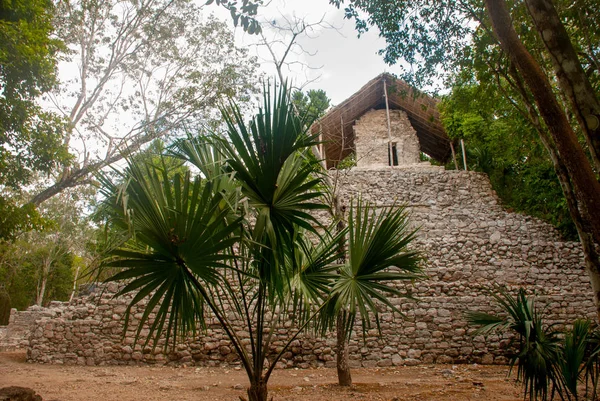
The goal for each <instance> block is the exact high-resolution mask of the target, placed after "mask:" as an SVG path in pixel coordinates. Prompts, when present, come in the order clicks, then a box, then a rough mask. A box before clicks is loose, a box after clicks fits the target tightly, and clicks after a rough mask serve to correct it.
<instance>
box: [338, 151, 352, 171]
mask: <svg viewBox="0 0 600 401" xmlns="http://www.w3.org/2000/svg"><path fill="white" fill-rule="evenodd" d="M352 167H356V156H355V155H354V153H350V154H349V155H348V156H346V157H344V159H343V160H342V161H340V162H339V163H338V164H337V166H336V168H337V169H338V170H345V169H349V168H352Z"/></svg>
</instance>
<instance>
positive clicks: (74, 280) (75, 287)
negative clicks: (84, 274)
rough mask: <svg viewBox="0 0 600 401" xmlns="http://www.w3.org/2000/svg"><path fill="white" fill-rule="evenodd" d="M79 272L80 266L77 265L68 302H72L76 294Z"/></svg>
mask: <svg viewBox="0 0 600 401" xmlns="http://www.w3.org/2000/svg"><path fill="white" fill-rule="evenodd" d="M79 270H81V266H80V265H77V270H75V277H73V288H72V289H71V296H70V297H69V302H71V301H72V300H73V298H74V297H75V293H76V292H77V280H78V279H79Z"/></svg>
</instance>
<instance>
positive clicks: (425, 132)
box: [311, 73, 451, 167]
mask: <svg viewBox="0 0 600 401" xmlns="http://www.w3.org/2000/svg"><path fill="white" fill-rule="evenodd" d="M384 82H385V84H386V86H387V93H388V103H389V107H390V109H399V110H404V111H405V112H406V114H407V115H408V119H409V120H410V122H411V124H412V126H413V128H414V129H415V130H416V131H417V136H418V137H419V142H420V145H421V151H422V152H423V153H426V154H428V155H429V156H431V157H433V158H434V159H435V160H437V161H440V162H446V161H448V159H449V157H450V154H451V150H450V139H449V138H448V135H447V134H446V131H445V130H444V127H443V126H442V124H441V122H440V120H439V113H438V111H437V107H436V104H437V100H435V99H433V98H432V97H430V96H427V95H425V94H422V93H418V94H417V92H416V91H413V88H412V87H411V86H409V85H408V84H407V83H406V82H404V81H402V80H400V79H397V78H395V77H394V76H393V75H391V74H388V73H383V74H381V75H379V76H377V77H375V78H373V79H372V80H371V81H369V82H368V83H367V84H366V85H365V86H363V87H362V88H361V89H360V90H359V91H358V92H356V93H355V94H354V95H352V96H351V97H350V98H348V99H346V100H345V101H344V102H342V103H340V104H339V105H338V106H336V107H334V108H333V109H331V110H330V111H329V112H328V113H327V114H325V115H324V116H323V117H321V118H320V119H319V120H318V121H317V122H315V123H314V124H313V126H312V128H311V131H312V132H313V133H316V132H318V131H319V130H321V135H322V140H323V141H324V145H323V147H324V153H325V154H324V156H325V158H326V160H327V167H333V166H335V165H337V163H338V162H339V161H340V160H343V159H344V158H345V157H346V156H348V155H349V154H351V153H353V152H354V150H355V147H354V130H353V125H354V123H355V121H356V120H357V119H359V118H360V117H361V116H362V115H363V114H365V113H366V112H367V111H369V110H371V109H385V94H384Z"/></svg>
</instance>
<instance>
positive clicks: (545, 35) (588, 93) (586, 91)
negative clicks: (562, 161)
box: [525, 0, 600, 171]
mask: <svg viewBox="0 0 600 401" xmlns="http://www.w3.org/2000/svg"><path fill="white" fill-rule="evenodd" d="M525 4H526V5H527V10H528V11H529V15H530V16H531V18H532V19H533V22H534V24H535V27H536V29H537V31H538V33H539V36H540V39H541V40H542V42H544V45H545V46H546V49H547V50H548V53H550V56H551V58H552V64H553V66H554V71H555V72H556V77H557V78H558V84H559V86H560V89H561V91H562V92H563V93H564V94H565V95H566V97H567V98H568V99H569V102H570V103H571V110H572V111H573V113H574V114H575V116H576V117H577V121H578V122H579V125H580V126H581V129H582V131H583V133H584V136H585V138H586V141H587V144H588V148H589V150H590V155H591V157H592V162H593V164H594V166H595V167H596V170H598V171H600V120H599V118H600V102H598V98H597V97H596V92H595V91H594V89H593V88H592V85H591V83H590V81H589V79H588V77H587V75H586V74H585V71H584V70H583V67H582V66H581V63H580V61H579V57H578V56H577V52H576V51H575V48H574V47H573V44H572V43H571V40H570V38H569V34H568V33H567V30H566V29H565V27H564V26H563V24H562V23H561V21H560V17H559V15H558V12H557V11H556V8H555V7H554V4H552V1H549V0H526V1H525Z"/></svg>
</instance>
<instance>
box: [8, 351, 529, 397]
mask: <svg viewBox="0 0 600 401" xmlns="http://www.w3.org/2000/svg"><path fill="white" fill-rule="evenodd" d="M507 371H508V368H507V367H505V366H481V365H454V366H451V365H450V366H445V365H427V366H414V367H399V368H398V367H396V368H385V369H355V370H354V371H353V379H354V382H355V385H354V386H352V387H351V388H340V387H339V386H337V385H336V384H335V383H337V378H336V371H335V369H325V368H322V369H308V370H294V369H290V370H278V371H275V373H274V374H273V376H272V378H271V380H270V382H269V385H270V395H271V396H274V400H275V401H279V400H281V401H283V400H286V401H304V400H310V401H321V400H326V401H345V400H373V401H374V400H382V401H400V400H402V401H404V400H406V401H408V400H410V401H425V400H427V401H434V400H439V401H442V400H443V401H464V400H485V401H521V400H522V393H521V390H520V388H519V387H518V386H517V385H516V384H515V383H514V380H513V379H507V377H506V373H507ZM247 384H248V381H247V379H246V376H245V373H244V372H243V371H242V370H239V369H225V368H194V367H187V368H184V367H164V366H163V367H153V366H152V367H151V366H129V367H124V366H92V367H88V366H61V365H36V364H30V363H27V362H25V354H24V353H14V352H13V353H9V352H5V353H0V387H4V386H23V387H30V388H33V389H34V390H35V391H36V392H37V393H38V394H40V395H41V396H42V397H43V399H44V401H88V400H89V401H95V400H99V401H123V400H126V401H129V400H132V401H133V400H135V401H138V400H139V401H142V400H143V401H163V400H164V401H167V400H168V401H172V400H182V401H183V400H190V401H191V400H194V401H221V400H223V401H225V400H239V396H243V395H245V386H247Z"/></svg>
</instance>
